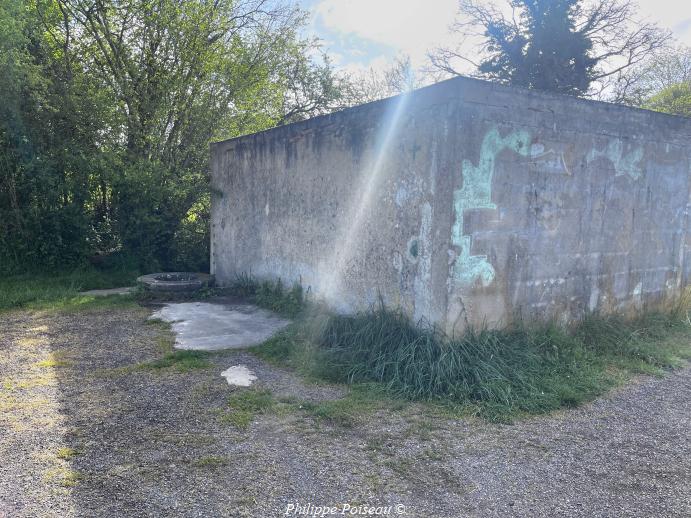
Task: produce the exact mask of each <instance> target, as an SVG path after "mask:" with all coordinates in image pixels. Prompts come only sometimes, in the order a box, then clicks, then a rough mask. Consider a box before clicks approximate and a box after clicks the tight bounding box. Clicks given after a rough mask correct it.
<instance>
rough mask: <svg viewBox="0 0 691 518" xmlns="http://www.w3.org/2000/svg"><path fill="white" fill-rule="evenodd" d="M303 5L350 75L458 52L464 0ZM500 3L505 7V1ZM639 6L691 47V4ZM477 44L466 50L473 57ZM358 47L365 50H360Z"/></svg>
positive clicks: (673, 1)
mask: <svg viewBox="0 0 691 518" xmlns="http://www.w3.org/2000/svg"><path fill="white" fill-rule="evenodd" d="M302 1H303V2H305V3H307V4H311V5H310V8H309V10H310V11H311V12H312V13H313V17H314V21H315V22H318V24H317V25H313V26H312V27H313V28H316V26H320V28H321V31H320V32H322V34H320V36H321V37H326V38H327V39H329V40H331V41H332V43H330V44H329V45H327V46H328V47H329V48H330V50H332V51H334V52H337V53H338V54H340V56H339V57H340V59H339V60H338V64H339V66H341V67H343V68H346V69H350V70H359V69H362V68H367V67H370V66H371V67H373V68H375V69H381V68H386V67H387V66H388V65H389V64H390V63H391V62H392V61H393V58H394V57H395V56H396V55H398V54H406V55H408V56H410V58H411V61H412V63H413V65H414V66H415V67H420V66H423V65H425V64H426V60H427V52H428V51H429V50H431V49H434V48H436V47H439V46H453V43H454V41H455V40H456V39H457V36H454V35H452V34H450V33H449V30H448V28H449V25H450V24H451V23H452V22H453V20H454V18H455V16H456V13H457V11H458V0H302ZM495 3H496V4H497V5H499V6H501V5H502V4H503V2H502V0H496V1H495ZM638 4H639V7H640V10H639V16H640V17H642V18H646V19H648V20H650V21H654V22H657V23H658V24H659V25H660V26H661V27H663V28H669V29H671V30H673V31H674V36H675V37H676V38H677V40H679V41H680V42H681V43H685V44H686V45H691V3H688V2H681V1H680V0H638ZM324 30H326V31H327V34H324V33H323V32H324ZM334 40H338V42H336V41H334ZM472 42H473V40H469V41H467V42H466V45H464V48H466V49H467V50H468V51H469V52H471V53H472V50H473V45H472ZM358 44H363V46H361V47H358V48H356V45H358ZM367 45H369V48H368V47H367ZM363 48H366V49H367V50H366V51H364V52H365V53H366V56H363Z"/></svg>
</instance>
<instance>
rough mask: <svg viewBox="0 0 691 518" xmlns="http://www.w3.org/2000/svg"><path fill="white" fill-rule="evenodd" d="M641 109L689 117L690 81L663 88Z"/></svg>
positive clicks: (690, 113) (690, 101)
mask: <svg viewBox="0 0 691 518" xmlns="http://www.w3.org/2000/svg"><path fill="white" fill-rule="evenodd" d="M643 107H644V108H647V109H649V110H655V111H659V112H664V113H671V114H673V115H683V116H685V117H691V81H686V82H684V83H679V84H676V85H672V86H668V87H667V88H664V89H663V90H662V91H661V92H659V93H657V94H655V95H653V96H652V97H651V98H650V99H648V100H647V101H646V102H645V104H644V105H643Z"/></svg>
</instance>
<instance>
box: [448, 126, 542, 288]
mask: <svg viewBox="0 0 691 518" xmlns="http://www.w3.org/2000/svg"><path fill="white" fill-rule="evenodd" d="M529 144H530V134H529V133H528V132H527V131H522V130H518V131H514V132H512V133H509V134H508V135H506V136H505V137H502V136H501V135H500V134H499V131H498V130H497V129H496V128H494V129H492V130H490V131H489V132H488V133H487V134H486V135H485V138H484V139H483V141H482V147H481V149H480V160H479V162H478V165H477V166H475V165H473V164H472V162H470V161H469V160H463V168H462V172H463V186H462V187H461V188H460V189H458V190H456V191H454V209H455V211H456V221H455V222H454V225H453V228H452V231H451V232H452V234H451V242H452V243H453V245H455V246H457V247H458V248H459V249H460V250H459V254H458V257H457V258H456V262H455V263H454V266H453V273H454V278H455V279H456V280H457V281H458V282H459V283H461V284H464V285H470V284H473V283H474V282H475V281H476V280H477V279H478V278H479V279H480V280H481V281H482V284H483V286H487V285H488V284H490V283H491V282H492V281H493V280H494V277H495V272H494V268H493V267H492V265H491V264H490V262H489V261H488V260H487V256H486V255H470V251H471V248H472V245H473V241H472V236H471V235H464V234H463V218H464V213H465V211H466V210H469V209H495V208H496V205H494V203H492V177H493V175H494V165H495V160H496V158H497V155H498V154H499V153H500V152H501V151H503V150H504V149H510V150H512V151H515V152H516V153H519V154H520V155H523V156H526V155H528V152H529V147H530V146H529Z"/></svg>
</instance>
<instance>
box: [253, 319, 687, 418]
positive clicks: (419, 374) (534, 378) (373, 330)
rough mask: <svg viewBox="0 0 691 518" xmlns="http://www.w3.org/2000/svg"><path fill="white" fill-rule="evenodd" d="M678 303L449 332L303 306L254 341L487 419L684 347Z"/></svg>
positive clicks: (589, 386)
mask: <svg viewBox="0 0 691 518" xmlns="http://www.w3.org/2000/svg"><path fill="white" fill-rule="evenodd" d="M685 317H686V312H685V311H674V312H670V313H661V314H648V315H645V316H642V317H639V318H637V319H634V320H627V319H624V318H621V317H616V316H610V317H599V316H591V317H588V318H586V319H585V320H584V321H583V322H582V323H580V324H578V325H577V326H576V327H575V328H574V329H571V330H566V329H563V328H562V327H559V326H556V325H550V324H545V325H531V326H529V325H523V324H519V325H515V326H512V327H509V328H506V329H502V330H488V329H482V330H470V331H468V332H467V333H465V334H464V335H463V336H461V337H456V338H450V337H448V336H445V335H444V334H442V333H441V332H440V331H439V330H438V329H435V328H433V327H426V326H420V325H417V326H416V325H413V324H412V323H411V322H410V321H409V320H408V319H407V318H406V317H405V316H404V315H402V314H401V313H399V312H396V311H391V310H389V309H387V308H385V307H383V306H382V307H379V308H375V309H373V310H371V311H367V312H364V313H360V314H357V315H354V316H343V315H333V314H330V313H328V312H325V311H323V310H320V309H317V310H315V309H314V308H311V309H310V308H307V309H306V310H305V311H304V312H303V313H302V315H301V316H300V317H299V318H298V319H297V320H296V322H295V323H294V324H293V325H292V326H291V327H289V328H288V329H287V330H286V331H284V332H283V333H281V334H279V335H278V336H276V337H274V338H272V339H271V340H269V341H268V342H266V343H265V344H263V345H261V346H259V347H258V348H257V349H256V350H255V351H256V353H257V354H258V355H259V356H261V357H262V358H264V359H267V360H269V361H273V362H276V363H279V364H283V365H288V366H290V367H292V368H295V369H296V370H298V371H299V372H301V373H302V374H304V375H307V376H309V377H313V378H316V379H325V380H329V381H336V382H343V383H353V384H360V383H366V384H370V383H376V384H379V385H380V386H382V387H383V388H384V389H385V390H386V392H387V393H388V394H390V395H393V396H396V397H404V398H408V399H413V400H427V401H436V402H440V403H444V404H449V403H451V404H453V405H460V406H468V405H470V406H472V407H473V408H475V409H476V410H477V411H479V412H480V413H481V414H482V415H483V416H485V417H487V418H489V419H500V420H504V419H509V418H510V417H511V416H513V415H516V414H520V413H530V414H535V413H543V412H549V411H551V410H555V409H558V408H561V407H569V406H575V405H578V404H580V403H582V402H585V401H589V400H592V399H593V398H595V397H596V396H598V395H599V394H602V393H603V392H604V391H606V390H607V389H608V388H610V387H612V386H614V385H616V384H617V383H619V382H620V381H621V380H623V379H625V378H626V377H627V376H628V375H630V374H631V373H636V372H646V373H659V372H661V369H665V368H669V367H674V366H676V365H678V364H679V363H680V361H681V359H682V358H689V357H691V347H690V346H689V336H691V329H690V328H689V325H688V321H687V320H686V318H685Z"/></svg>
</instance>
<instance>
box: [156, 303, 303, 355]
mask: <svg viewBox="0 0 691 518" xmlns="http://www.w3.org/2000/svg"><path fill="white" fill-rule="evenodd" d="M150 318H151V319H157V318H158V319H161V320H164V321H166V322H171V323H172V328H173V331H174V332H175V347H176V348H178V349H189V350H198V351H216V350H220V349H237V348H243V347H250V346H252V345H257V344H260V343H262V342H264V341H266V340H268V339H269V338H271V336H273V335H274V334H275V333H276V332H278V331H280V330H281V329H283V328H284V327H285V326H287V325H288V324H289V323H290V321H289V320H286V319H284V318H281V317H279V316H278V315H276V314H275V313H273V312H271V311H267V310H265V309H261V308H258V307H257V306H254V305H252V304H244V303H235V304H218V303H211V302H172V303H168V304H165V305H164V306H163V307H162V308H161V309H159V310H158V311H156V312H154V314H153V315H151V317H150Z"/></svg>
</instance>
